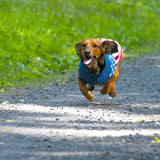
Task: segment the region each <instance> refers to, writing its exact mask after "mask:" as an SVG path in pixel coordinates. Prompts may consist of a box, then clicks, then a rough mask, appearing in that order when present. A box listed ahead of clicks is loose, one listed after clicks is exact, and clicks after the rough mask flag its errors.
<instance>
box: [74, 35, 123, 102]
mask: <svg viewBox="0 0 160 160" xmlns="http://www.w3.org/2000/svg"><path fill="white" fill-rule="evenodd" d="M75 49H76V52H77V55H78V56H79V57H80V63H79V74H78V84H79V89H80V91H81V92H82V94H83V95H84V96H85V97H86V98H87V99H88V100H89V101H93V98H94V95H93V93H92V91H93V90H94V88H95V85H103V87H102V88H101V90H100V93H101V94H109V96H111V97H116V96H117V92H116V90H115V83H116V82H117V80H118V78H119V75H120V61H121V59H122V56H123V49H122V48H121V46H120V44H119V43H118V42H117V41H114V40H111V39H104V38H98V39H96V38H87V39H85V40H83V41H81V42H77V43H76V45H75Z"/></svg>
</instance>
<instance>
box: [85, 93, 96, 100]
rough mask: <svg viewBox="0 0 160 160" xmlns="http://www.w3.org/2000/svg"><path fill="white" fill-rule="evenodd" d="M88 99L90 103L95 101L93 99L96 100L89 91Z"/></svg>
mask: <svg viewBox="0 0 160 160" xmlns="http://www.w3.org/2000/svg"><path fill="white" fill-rule="evenodd" d="M86 98H87V99H88V100H89V101H91V102H92V101H93V98H94V95H93V94H92V93H91V92H90V91H89V92H88V95H87V96H86Z"/></svg>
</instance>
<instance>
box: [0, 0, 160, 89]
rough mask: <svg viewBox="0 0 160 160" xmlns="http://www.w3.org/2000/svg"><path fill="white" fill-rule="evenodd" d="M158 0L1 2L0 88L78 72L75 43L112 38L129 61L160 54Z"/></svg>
mask: <svg viewBox="0 0 160 160" xmlns="http://www.w3.org/2000/svg"><path fill="white" fill-rule="evenodd" d="M159 31H160V1H159V0H141V1H139V0H101V1H97V0H88V1H86V0H81V1H75V0H70V1H68V0H1V1H0V86H7V85H20V84H22V83H24V82H28V81H29V82H33V81H35V80H36V81H37V80H38V81H39V80H42V79H47V80H52V79H53V78H54V77H55V75H57V73H61V72H64V71H66V70H67V71H68V70H70V69H75V68H77V66H78V61H79V58H78V57H77V56H76V54H75V53H76V52H75V49H74V46H75V43H76V42H77V41H81V40H83V39H85V38H93V37H94V38H99V37H101V38H103V37H104V38H105V37H106V38H110V39H114V40H117V41H118V42H119V43H120V44H121V45H122V47H123V49H124V52H125V56H138V55H140V54H146V53H151V54H157V53H158V52H159V50H160V41H159V40H160V33H159Z"/></svg>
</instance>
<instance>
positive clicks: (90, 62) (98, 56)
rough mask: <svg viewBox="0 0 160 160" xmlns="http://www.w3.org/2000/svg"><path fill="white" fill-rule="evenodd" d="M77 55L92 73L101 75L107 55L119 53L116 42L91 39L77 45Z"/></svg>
mask: <svg viewBox="0 0 160 160" xmlns="http://www.w3.org/2000/svg"><path fill="white" fill-rule="evenodd" d="M75 48H76V51H77V55H78V56H79V57H80V58H81V61H82V62H83V64H84V65H85V66H86V67H87V68H88V70H89V71H90V72H91V73H96V74H99V72H100V71H101V66H104V65H105V61H104V57H105V54H112V53H115V52H118V45H117V44H116V43H115V42H114V41H104V42H101V41H100V40H99V39H94V38H92V39H91V38H89V39H85V40H83V41H81V42H78V43H76V46H75Z"/></svg>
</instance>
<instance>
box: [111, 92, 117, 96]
mask: <svg viewBox="0 0 160 160" xmlns="http://www.w3.org/2000/svg"><path fill="white" fill-rule="evenodd" d="M109 96H111V97H116V96H117V92H109Z"/></svg>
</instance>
